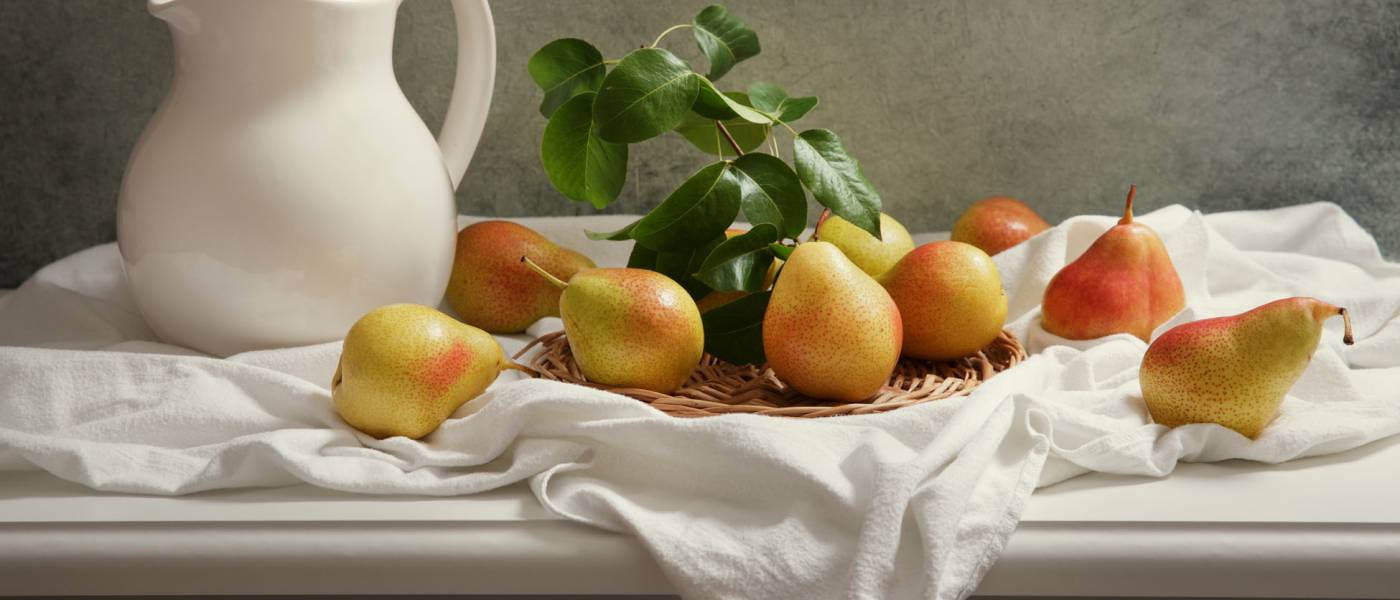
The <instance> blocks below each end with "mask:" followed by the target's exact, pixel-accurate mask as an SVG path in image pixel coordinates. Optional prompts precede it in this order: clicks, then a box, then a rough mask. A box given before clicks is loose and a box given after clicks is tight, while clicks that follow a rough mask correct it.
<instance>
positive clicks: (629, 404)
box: [0, 203, 1400, 599]
mask: <svg viewBox="0 0 1400 600" xmlns="http://www.w3.org/2000/svg"><path fill="white" fill-rule="evenodd" d="M625 219H626V218H625V217H590V218H574V219H521V220H520V221H521V222H523V223H525V224H526V225H528V226H530V227H533V228H535V229H536V230H539V231H540V232H541V233H543V234H545V235H546V236H549V237H551V238H553V239H555V240H557V241H559V242H561V243H563V244H565V245H567V246H570V247H574V248H576V249H579V250H582V251H585V252H587V253H589V254H590V255H592V256H593V257H594V258H595V259H596V260H597V261H598V262H599V264H602V265H605V266H607V265H619V264H621V263H622V262H624V261H625V257H626V253H627V250H628V247H627V245H626V244H621V243H615V242H614V243H607V242H590V241H587V240H586V239H585V238H584V237H583V236H582V230H583V229H585V228H588V229H595V230H607V229H608V228H609V227H613V226H617V225H620V224H623V223H625V222H626V221H625ZM1114 220H1115V219H1114V218H1109V217H1079V218H1074V219H1070V220H1069V221H1067V222H1065V223H1063V224H1061V225H1060V226H1058V227H1056V228H1054V229H1052V230H1050V231H1047V232H1045V233H1043V234H1041V235H1040V236H1037V237H1036V238H1035V239H1033V240H1031V241H1029V242H1028V243H1026V244H1022V245H1021V246H1019V247H1017V248H1014V249H1012V250H1009V251H1007V252H1005V253H1003V254H1002V255H1000V256H998V257H997V264H998V268H999V269H1000V270H1001V274H1002V277H1003V282H1004V284H1005V286H1006V288H1007V290H1008V297H1009V301H1010V307H1011V310H1010V317H1009V323H1008V327H1009V328H1010V329H1011V330H1012V331H1013V332H1014V333H1016V335H1018V336H1020V338H1021V339H1022V340H1023V341H1025V343H1026V345H1027V349H1028V350H1029V351H1031V352H1033V353H1034V355H1033V356H1032V357H1031V358H1030V360H1028V361H1027V362H1026V363H1024V364H1022V365H1021V366H1018V367H1016V368H1015V369H1013V370H1011V371H1008V372H1006V373H1004V374H1002V375H1000V376H998V377H996V378H994V379H992V380H990V381H989V382H987V383H986V384H984V385H983V386H981V387H980V388H978V389H977V390H976V392H975V393H973V394H972V395H970V396H968V397H965V398H958V399H950V400H945V401H940V402H935V403H929V404H925V405H921V406H916V407H911V408H906V409H901V410H898V411H894V412H891V413H887V414H883V415H871V416H861V417H841V418H835V419H825V420H815V421H805V420H788V419H773V418H767V417H757V416H752V415H733V416H724V417H712V418H705V419H690V420H685V419H674V418H671V417H667V416H664V415H662V414H660V413H658V412H656V411H654V410H652V409H651V408H649V407H647V406H645V405H643V404H641V403H638V402H635V401H633V400H630V399H627V398H624V397H621V396H616V395H612V394H608V393H603V392H598V391H593V390H588V389H585V388H580V387H575V386H569V385H564V384H558V383H552V382H546V381H517V380H515V379H516V378H515V376H514V375H513V374H507V375H505V376H503V378H502V380H501V381H498V382H497V384H496V385H495V386H493V387H492V388H491V390H490V391H489V392H488V393H486V394H485V395H483V396H482V397H480V398H478V399H477V400H475V401H473V402H471V403H469V404H468V405H467V406H465V407H463V409H462V410H461V411H459V413H458V414H457V415H456V416H455V417H454V418H453V419H452V420H450V421H448V422H447V423H446V424H444V425H443V427H442V428H441V429H439V430H438V431H437V432H435V433H434V434H432V435H431V436H429V437H428V438H426V439H425V440H423V441H422V442H415V441H411V440H406V439H403V438H395V439H389V440H382V441H381V440H375V439H373V438H369V437H367V436H364V435H361V434H359V433H357V432H355V431H354V430H352V429H350V428H348V427H346V426H345V425H344V424H342V423H341V422H340V421H339V420H338V419H337V417H336V416H335V414H334V412H333V411H332V409H331V406H330V402H329V392H328V390H327V386H328V382H329V381H330V377H331V373H332V371H333V369H334V364H335V361H336V358H337V357H338V355H339V349H340V348H339V344H338V343H328V344H322V345H317V346H310V347H303V348H288V349H281V350H270V351H263V352H251V353H247V354H241V355H237V356H233V357H230V358H228V359H214V358H209V357H205V356H200V355H198V353H195V352H191V351H189V350H185V349H182V348H177V347H173V346H168V345H164V344H161V343H159V342H158V341H157V340H156V339H155V338H154V336H153V334H152V333H151V332H150V330H149V329H148V328H147V327H146V326H145V324H144V323H143V321H142V319H141V318H140V316H139V315H138V314H137V312H136V311H135V308H134V306H133V304H132V302H131V299H130V297H129V295H128V292H127V290H126V289H125V287H124V282H123V280H122V276H121V270H120V265H119V258H118V255H117V252H116V248H115V246H114V245H110V244H109V245H105V246H100V247H96V248H92V249H89V250H87V251H84V252H80V253H78V254H75V255H73V256H71V257H69V258H66V259H63V260H61V261H59V262H57V263H54V264H53V265H50V266H49V267H47V268H45V269H44V270H42V271H40V272H39V273H38V274H36V275H35V276H34V277H33V278H32V279H31V280H29V281H28V282H27V283H25V284H24V286H22V287H21V288H20V289H19V290H17V291H16V292H14V293H12V294H10V295H8V296H6V297H3V298H0V345H4V346H5V347H0V470H6V469H8V470H15V469H19V470H26V469H43V470H45V471H48V472H50V473H52V474H54V475H56V476H58V477H61V478H64V479H67V480H70V481H75V482H79V483H82V484H84V485H87V486H90V487H93V488H95V489H100V490H111V491H123V492H134V493H148V494H185V493H192V492H198V491H201V490H209V489H217V488H229V487H249V486H273V485H285V484H292V483H298V482H308V483H311V484H313V485H318V486H323V487H327V488H333V489H338V490H345V491H350V492H361V493H377V494H389V493H417V494H432V495H453V494H470V493H473V492H478V491H482V490H487V489H491V488H495V487H499V486H503V485H507V484H510V483H513V482H517V481H521V480H528V481H529V482H530V486H531V489H532V490H533V491H534V493H535V495H536V496H537V497H538V498H539V500H540V501H541V502H542V503H543V504H545V505H546V506H548V507H549V508H551V509H552V510H554V511H555V512H557V513H559V514H561V515H564V516H566V517H568V518H570V519H574V520H577V521H580V522H583V523H588V524H591V525H595V526H598V527H602V528H605V529H609V530H614V531H621V532H626V533H630V534H634V535H636V536H637V537H638V538H639V539H640V540H641V541H642V543H643V544H645V545H646V547H647V548H648V549H650V551H651V552H652V553H653V555H654V556H655V558H656V559H657V561H658V562H659V563H660V565H661V566H662V568H663V569H664V570H665V572H666V573H667V574H668V576H669V577H670V579H671V580H672V581H673V582H674V584H675V585H676V587H677V588H678V589H679V591H680V592H681V593H682V594H683V595H684V596H686V597H688V598H690V597H693V598H895V597H898V598H906V597H920V598H939V599H947V598H961V597H965V596H967V595H969V594H970V593H972V591H973V590H974V589H975V587H976V585H977V583H978V581H979V580H980V578H981V576H982V574H983V573H984V572H985V571H986V569H987V568H988V567H989V566H990V565H991V564H992V562H994V561H995V560H996V557H997V555H998V554H999V552H1000V550H1001V548H1002V546H1003V545H1004V543H1005V542H1006V540H1007V538H1008V537H1009V536H1010V534H1011V532H1012V531H1013V529H1014V528H1015V525H1016V523H1017V520H1018V518H1019V515H1020V512H1021V508H1022V505H1023V504H1024V502H1025V500H1026V498H1027V497H1028V496H1029V495H1030V493H1031V492H1032V490H1033V489H1034V488H1035V487H1037V486H1038V485H1047V484H1050V483H1054V482H1057V481H1060V480H1063V479H1065V478H1068V477H1072V476H1074V475H1077V474H1080V473H1084V472H1087V471H1090V470H1097V471H1106V472H1112V473H1130V474H1142V475H1151V476H1162V475H1166V474H1168V473H1170V472H1171V470H1172V469H1173V467H1174V466H1175V464H1176V463H1177V461H1181V460H1186V461H1216V460H1224V459H1229V458H1245V459H1250V460H1257V461H1263V462H1281V461H1285V460H1289V459H1292V458H1297V457H1301V456H1310V455H1316V454H1325V453H1330V452H1338V451H1342V450H1346V449H1350V448H1353V447H1356V446H1359V445H1362V444H1365V443H1367V442H1370V441H1372V440H1375V439H1378V438H1381V437H1384V436H1387V435H1392V434H1394V433H1397V432H1400V398H1398V397H1397V396H1400V392H1397V391H1396V390H1400V265H1396V264H1393V263H1387V262H1385V261H1384V260H1382V258H1381V255H1380V253H1379V251H1378V250H1377V248H1376V245H1375V242H1374V241H1373V240H1372V239H1371V238H1370V237H1369V236H1368V235H1367V234H1366V233H1365V232H1364V231H1362V230H1361V229H1360V227H1358V226H1357V224H1356V223H1355V222H1354V221H1352V220H1351V219H1350V218H1349V217H1348V216H1347V215H1346V214H1345V213H1343V212H1342V211H1341V210H1340V209H1339V208H1337V207H1336V206H1333V205H1330V204H1321V203H1319V204H1307V205H1302V206H1295V207H1291V208H1284V209H1278V210H1273V211H1264V212H1239V213H1223V214H1216V215H1208V216H1202V215H1200V214H1199V213H1194V212H1192V211H1189V210H1187V209H1185V208H1183V207H1180V206H1173V207H1169V208H1166V209H1162V210H1160V211H1157V212H1154V213H1152V214H1150V215H1145V216H1142V217H1141V218H1140V220H1141V221H1142V222H1144V223H1147V224H1149V225H1151V226H1152V227H1153V228H1155V229H1156V230H1157V231H1158V232H1159V233H1160V234H1161V235H1162V237H1163V238H1164V240H1165V242H1166V244H1167V247H1168V249H1169V250H1170V252H1171V254H1172V259H1173V261H1174V262H1175V264H1176V266H1177V269H1178V271H1179V272H1180V274H1181V277H1182V280H1183V282H1184V283H1185V287H1186V291H1187V295H1188V307H1187V309H1186V310H1185V311H1184V312H1183V313H1182V314H1181V315H1179V316H1178V317H1176V318H1175V319H1173V321H1172V322H1171V323H1168V324H1167V325H1166V326H1164V327H1168V326H1171V325H1174V324H1177V323H1181V322H1185V321H1189V320H1192V319H1197V318H1203V317H1209V316H1217V315H1222V314H1233V313H1236V312H1240V311H1243V310H1246V309H1248V308H1251V307H1253V306H1256V305H1259V304H1262V303H1264V302H1267V301H1270V300H1274V299H1277V298H1280V297H1286V296H1291V295H1312V296H1316V297H1319V298H1322V299H1325V300H1328V301H1330V302H1333V303H1335V304H1338V305H1342V306H1346V307H1348V308H1349V309H1351V310H1352V312H1353V314H1354V318H1355V326H1356V327H1355V329H1356V338H1357V344H1356V345H1355V346H1352V347H1343V346H1342V345H1341V344H1340V338H1341V334H1340V331H1339V327H1340V325H1341V323H1340V320H1335V319H1334V322H1331V323H1329V324H1328V326H1327V331H1326V332H1325V333H1324V337H1323V343H1322V344H1321V345H1320V346H1319V348H1318V352H1317V355H1316V357H1315V358H1314V360H1313V363H1312V365H1311V366H1310V367H1309V368H1308V370H1307V371H1306V372H1305V373H1304V375H1303V377H1302V379H1301V380H1300V381H1299V382H1298V384H1297V385H1296V386H1294V388H1293V389H1292V391H1291V392H1290V395H1289V397H1288V399H1287V401H1286V402H1285V403H1284V405H1283V407H1282V409H1281V414H1280V416H1279V418H1278V419H1277V420H1276V421H1275V422H1274V423H1273V424H1272V425H1271V426H1270V427H1268V428H1267V429H1266V430H1265V432H1264V433H1263V434H1262V435H1261V436H1260V438H1259V439H1258V440H1255V441H1250V440H1248V439H1245V438H1243V437H1241V436H1239V435H1238V434H1235V433H1234V432H1232V431H1230V430H1227V429H1224V428H1222V427H1219V426H1215V425H1192V426H1187V427H1181V428H1178V429H1175V430H1167V429H1166V428H1164V427H1161V426H1157V425H1153V424H1150V419H1149V418H1148V416H1147V414H1146V411H1145V409H1144V407H1143V404H1142V400H1141V395H1140V390H1139V387H1138V383H1137V368H1138V364H1139V361H1140V360H1141V357H1142V353H1143V351H1144V350H1145V348H1146V344H1144V343H1143V342H1142V341H1140V340H1138V339H1136V338H1133V337H1131V336H1128V335H1117V336H1111V337H1107V338H1103V339H1100V340H1093V341H1087V342H1069V341H1066V340H1061V339H1058V338H1056V337H1054V336H1052V335H1049V334H1047V333H1046V332H1044V331H1043V330H1042V329H1041V328H1040V327H1039V325H1038V321H1039V319H1038V315H1039V302H1040V297H1041V293H1042V291H1043V289H1044V286H1045V284H1046V283H1047V282H1048V281H1049V279H1050V277H1051V276H1052V275H1053V274H1054V273H1055V272H1056V271H1057V270H1058V269H1059V268H1060V267H1061V266H1062V265H1064V264H1065V263H1066V262H1067V260H1068V259H1070V258H1072V257H1074V256H1077V255H1078V254H1079V253H1080V252H1082V251H1083V250H1084V248H1086V247H1087V246H1088V245H1089V244H1090V243H1091V242H1092V241H1093V240H1094V239H1095V238H1096V237H1097V236H1098V234H1099V233H1101V232H1102V231H1103V230H1104V229H1105V228H1107V227H1108V226H1109V225H1111V224H1112V223H1113V222H1114ZM916 237H917V238H919V239H920V241H926V240H928V239H932V238H934V237H938V236H930V235H924V236H916ZM558 326H559V324H558V321H557V320H555V319H549V320H546V321H544V322H542V323H540V324H538V325H536V327H535V328H534V329H532V333H541V332H545V331H550V330H553V329H557V328H558ZM1160 331H1161V330H1159V332H1160ZM525 339H526V338H525V337H523V336H515V337H505V338H502V341H503V344H504V345H505V347H506V349H507V351H508V352H513V351H514V350H515V349H518V348H519V347H521V345H522V344H523V343H524V340H525Z"/></svg>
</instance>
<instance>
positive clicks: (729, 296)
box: [695, 229, 783, 315]
mask: <svg viewBox="0 0 1400 600" xmlns="http://www.w3.org/2000/svg"><path fill="white" fill-rule="evenodd" d="M747 231H748V230H747V229H726V230H724V237H726V238H732V237H734V236H736V235H739V234H742V233H745V232H747ZM782 266H783V259H781V258H778V259H774V260H773V264H772V265H769V266H768V274H767V275H764V276H763V288H764V289H768V288H771V287H773V280H775V279H777V278H778V269H781V268H782ZM747 295H749V293H748V292H718V291H711V292H710V293H708V294H705V295H704V296H701V297H700V299H699V300H696V301H695V307H696V308H699V309H700V314H702V315H703V314H705V313H707V312H710V311H711V310H714V309H716V308H719V307H721V306H724V305H726V304H729V303H730V302H733V301H735V300H738V299H740V298H743V297H744V296H747Z"/></svg>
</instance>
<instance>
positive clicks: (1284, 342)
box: [1139, 298, 1352, 438]
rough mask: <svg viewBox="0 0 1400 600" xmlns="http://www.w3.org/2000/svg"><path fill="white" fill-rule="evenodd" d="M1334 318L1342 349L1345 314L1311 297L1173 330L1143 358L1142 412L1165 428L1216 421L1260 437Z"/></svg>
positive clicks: (1347, 335) (1347, 327) (1347, 338)
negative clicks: (1339, 329) (1337, 320)
mask: <svg viewBox="0 0 1400 600" xmlns="http://www.w3.org/2000/svg"><path fill="white" fill-rule="evenodd" d="M1335 316H1341V317H1342V325H1343V329H1342V343H1345V344H1351V343H1352V335H1351V315H1350V313H1348V312H1347V309H1345V308H1341V307H1338V306H1333V305H1331V304H1328V303H1326V302H1323V301H1321V300H1316V299H1313V298H1285V299H1283V300H1276V301H1274V302H1270V303H1268V304H1265V305H1263V306H1260V307H1258V308H1255V309H1253V310H1250V311H1248V312H1244V313H1241V314H1238V315H1235V316H1232V317H1218V318H1214V319H1203V320H1200V321H1193V322H1191V323H1186V324H1184V325H1178V326H1176V327H1173V328H1172V329H1170V330H1168V331H1167V332H1165V333H1163V334H1162V335H1161V336H1158V338H1157V339H1156V341H1154V342H1152V345H1151V346H1149V347H1148V348H1147V353H1146V354H1145V355H1144V356H1143V358H1142V367H1141V369H1140V370H1139V379H1140V381H1141V383H1142V397H1143V401H1144V402H1146V404H1147V410H1148V412H1150V413H1151V414H1152V419H1153V420H1154V421H1156V422H1157V423H1160V424H1162V425H1166V426H1168V427H1176V426H1178V425H1185V424H1188V423H1219V424H1220V425H1224V426H1225V427H1229V428H1230V429H1233V430H1235V431H1238V432H1239V433H1240V434H1241V435H1244V436H1245V437H1249V438H1253V437H1256V436H1258V435H1259V432H1260V431H1262V430H1263V429H1264V427H1265V426H1266V425H1268V424H1269V422H1270V421H1272V420H1273V418H1274V415H1275V414H1276V413H1277V412H1278V407H1279V405H1280V404H1281V403H1282V402H1283V398H1284V396H1285V395H1286V394H1287V393H1288V389H1289V388H1291V387H1293V383H1294V382H1295V381H1297V380H1298V377H1299V376H1300V375H1302V374H1303V370H1304V369H1305V368H1307V366H1308V362H1309V361H1311V360H1312V355H1313V352H1314V351H1315V350H1316V349H1317V343H1318V340H1320V339H1321V337H1322V325H1323V322H1325V321H1326V320H1327V319H1329V318H1332V317H1335Z"/></svg>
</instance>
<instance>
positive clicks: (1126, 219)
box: [1118, 184, 1137, 225]
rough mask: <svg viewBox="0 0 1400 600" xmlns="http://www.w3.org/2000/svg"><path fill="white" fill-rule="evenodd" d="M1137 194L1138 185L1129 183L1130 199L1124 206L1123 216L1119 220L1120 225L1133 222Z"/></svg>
mask: <svg viewBox="0 0 1400 600" xmlns="http://www.w3.org/2000/svg"><path fill="white" fill-rule="evenodd" d="M1136 195H1137V186H1136V185H1132V184H1129V185H1128V201H1127V203H1126V205H1125V206H1124V207H1123V218H1121V219H1119V220H1118V224H1119V225H1132V224H1133V197H1134V196H1136Z"/></svg>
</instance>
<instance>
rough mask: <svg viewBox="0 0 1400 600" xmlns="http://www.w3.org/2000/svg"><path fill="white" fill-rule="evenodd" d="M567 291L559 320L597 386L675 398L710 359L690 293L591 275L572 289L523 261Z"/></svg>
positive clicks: (626, 272)
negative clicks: (703, 361)
mask: <svg viewBox="0 0 1400 600" xmlns="http://www.w3.org/2000/svg"><path fill="white" fill-rule="evenodd" d="M520 260H521V262H523V263H525V264H526V265H527V266H529V267H530V268H531V269H532V270H534V271H535V272H536V273H538V274H539V275H540V276H541V277H543V278H545V280H546V281H549V282H550V283H552V284H554V285H555V286H558V287H559V289H561V290H562V293H560V295H559V317H560V318H561V319H563V321H564V333H565V334H566V335H567V336H568V339H569V349H570V351H571V352H572V353H573V356H574V360H575V361H577V362H578V366H579V371H581V372H582V373H583V375H584V377H586V378H587V379H588V380H589V381H591V382H593V383H600V384H603V385H610V386H614V387H628V388H640V389H645V390H651V391H654V392H660V393H663V394H668V393H671V392H673V391H675V390H676V389H677V388H679V387H680V386H681V385H682V384H684V383H685V381H686V380H687V379H689V378H690V374H691V372H692V371H694V370H695V366H696V365H697V364H699V363H700V357H701V355H703V354H704V351H705V332H704V327H703V326H702V325H701V322H700V310H699V309H697V308H696V307H695V301H694V300H692V299H691V298H690V294H688V293H686V291H685V288H682V287H681V286H680V284H678V283H676V282H675V281H672V280H671V278H669V277H667V276H665V275H662V274H660V273H657V272H655V271H648V270H645V269H583V270H581V271H579V272H577V273H575V274H574V276H573V277H570V278H569V280H568V281H564V280H562V279H559V278H558V277H555V276H554V275H553V274H551V273H550V272H549V271H546V270H545V269H543V268H541V267H540V266H539V265H538V264H536V263H535V262H534V261H533V260H531V259H530V258H528V257H524V256H522V257H520Z"/></svg>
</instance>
